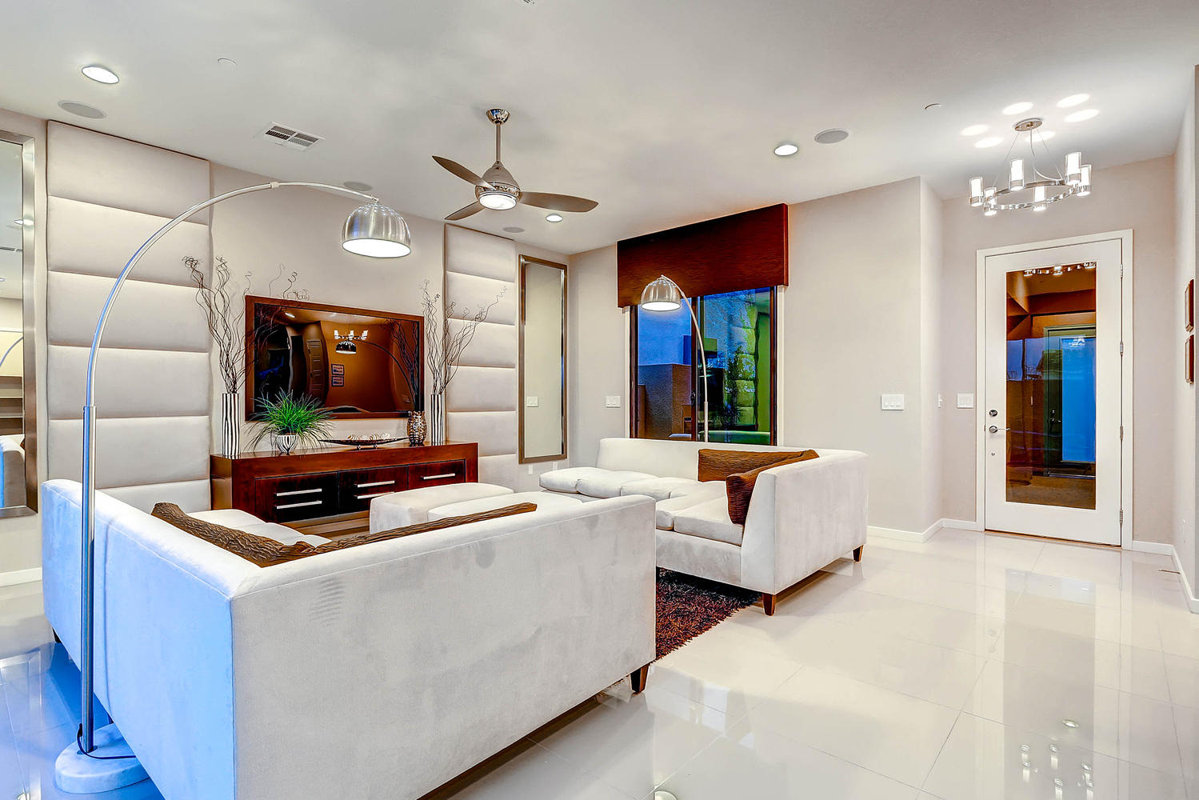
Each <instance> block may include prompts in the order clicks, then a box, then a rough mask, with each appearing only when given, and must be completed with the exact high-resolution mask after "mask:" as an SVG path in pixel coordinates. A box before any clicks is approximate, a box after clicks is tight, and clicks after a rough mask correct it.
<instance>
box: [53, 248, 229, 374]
mask: <svg viewBox="0 0 1199 800" xmlns="http://www.w3.org/2000/svg"><path fill="white" fill-rule="evenodd" d="M112 284H113V279H112V278H100V277H97V276H95V275H77V274H75V273H73V272H58V271H55V270H52V271H51V272H50V274H49V276H48V277H47V280H46V336H47V337H48V338H49V341H50V343H51V344H71V345H76V346H79V347H91V344H92V336H93V335H94V334H95V332H96V320H98V319H99V318H100V309H101V308H103V307H104V301H105V300H106V299H107V298H108V293H109V292H110V291H112ZM210 342H211V339H210V338H209V336H208V327H207V325H206V324H205V322H204V314H203V313H202V312H201V311H200V307H199V306H197V305H196V290H195V289H194V288H192V289H189V288H187V287H186V286H168V285H167V284H165V283H144V282H142V281H135V280H133V279H132V278H130V279H129V280H127V281H125V285H124V286H123V287H121V294H120V295H119V296H118V297H117V300H116V304H115V305H114V306H113V313H112V315H111V316H110V317H109V318H108V326H107V327H106V328H105V330H104V340H103V343H102V344H103V346H104V347H126V348H131V349H145V350H151V349H152V350H183V351H187V352H191V353H207V352H208V348H209V344H210ZM51 380H53V379H52V378H51ZM160 389H161V390H163V391H165V390H166V387H160Z"/></svg>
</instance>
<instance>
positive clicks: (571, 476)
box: [538, 467, 607, 494]
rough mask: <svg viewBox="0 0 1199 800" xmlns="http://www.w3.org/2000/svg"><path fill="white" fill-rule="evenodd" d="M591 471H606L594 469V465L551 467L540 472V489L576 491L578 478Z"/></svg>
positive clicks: (571, 492) (570, 492)
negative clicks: (547, 470) (563, 467)
mask: <svg viewBox="0 0 1199 800" xmlns="http://www.w3.org/2000/svg"><path fill="white" fill-rule="evenodd" d="M593 472H607V470H601V469H596V468H595V467H567V468H566V469H552V470H550V471H549V472H543V473H541V477H540V478H538V483H539V484H540V485H541V488H542V489H548V490H549V491H551V492H565V493H567V494H573V493H575V492H577V491H578V486H579V479H580V478H582V477H583V476H585V475H590V474H591V473H593Z"/></svg>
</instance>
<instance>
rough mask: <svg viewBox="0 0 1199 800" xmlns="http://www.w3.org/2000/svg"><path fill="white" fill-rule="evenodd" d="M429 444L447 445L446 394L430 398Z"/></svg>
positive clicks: (433, 395)
mask: <svg viewBox="0 0 1199 800" xmlns="http://www.w3.org/2000/svg"><path fill="white" fill-rule="evenodd" d="M429 444H445V393H443V392H435V393H434V394H432V395H430V396H429Z"/></svg>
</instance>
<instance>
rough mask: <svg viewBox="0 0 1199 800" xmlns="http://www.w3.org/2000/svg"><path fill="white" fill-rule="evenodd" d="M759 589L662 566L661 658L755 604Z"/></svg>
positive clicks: (659, 584)
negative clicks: (746, 587) (740, 587)
mask: <svg viewBox="0 0 1199 800" xmlns="http://www.w3.org/2000/svg"><path fill="white" fill-rule="evenodd" d="M759 597H760V595H759V594H758V593H757V592H751V591H749V590H747V589H738V588H736V587H734V586H726V585H724V584H722V583H716V582H714V581H708V580H704V579H703V578H695V577H692V576H691V575H683V574H680V573H678V572H671V571H670V570H667V569H659V570H658V658H661V657H662V656H664V655H666V654H667V653H670V652H672V651H674V650H677V649H679V648H680V647H682V646H683V645H685V644H687V642H689V641H691V640H692V639H694V638H695V637H696V636H699V635H700V634H701V633H703V632H704V631H707V630H711V629H712V628H714V627H716V626H717V625H718V624H720V623H721V622H723V621H724V620H726V619H728V618H729V617H731V616H732V615H733V614H734V613H736V612H737V611H740V610H741V609H743V608H745V607H746V606H751V605H753V604H754V602H755V601H757V599H758V598H759Z"/></svg>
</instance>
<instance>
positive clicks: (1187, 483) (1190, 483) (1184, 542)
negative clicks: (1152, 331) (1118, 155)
mask: <svg viewBox="0 0 1199 800" xmlns="http://www.w3.org/2000/svg"><path fill="white" fill-rule="evenodd" d="M1197 98H1199V67H1196V68H1195V82H1194V84H1193V86H1192V89H1191V92H1190V98H1189V101H1188V104H1187V110H1186V114H1185V116H1184V117H1183V122H1182V131H1181V132H1180V134H1179V137H1178V150H1177V151H1176V153H1175V156H1174V159H1175V162H1174V168H1175V169H1174V204H1175V259H1174V276H1173V277H1174V288H1175V289H1180V288H1181V287H1183V286H1185V285H1186V283H1187V281H1190V280H1193V279H1194V278H1195V251H1196V236H1197V235H1199V234H1197V233H1196V225H1195V215H1196V203H1195V183H1196V173H1197V172H1199V158H1197V157H1196V156H1197V151H1199V144H1197V143H1196V136H1195V127H1196V126H1195V114H1196V104H1197V102H1199V101H1197ZM1172 323H1173V330H1174V331H1175V332H1176V334H1177V335H1175V337H1174V339H1173V342H1172V344H1173V347H1172V348H1171V349H1170V351H1169V352H1170V353H1171V354H1172V355H1173V363H1174V364H1181V363H1182V354H1183V350H1182V347H1183V336H1182V334H1181V331H1182V330H1183V328H1184V324H1183V307H1182V305H1181V304H1177V303H1176V304H1175V306H1174V314H1173V315H1172ZM1173 384H1174V431H1173V433H1174V440H1175V441H1176V442H1177V443H1178V446H1177V447H1176V448H1175V453H1174V469H1175V482H1174V530H1173V534H1174V547H1175V548H1176V549H1177V551H1178V560H1179V563H1180V564H1181V565H1182V570H1183V573H1184V574H1185V576H1186V579H1187V582H1188V583H1189V584H1190V589H1191V592H1192V594H1195V595H1197V596H1199V548H1197V547H1196V546H1195V520H1196V518H1197V517H1196V514H1197V509H1196V507H1195V478H1196V475H1195V458H1196V453H1197V452H1199V448H1197V447H1196V441H1195V402H1196V400H1195V387H1194V386H1193V385H1189V384H1187V382H1186V381H1184V380H1182V379H1181V378H1180V377H1178V375H1177V372H1176V373H1175V376H1174V379H1173Z"/></svg>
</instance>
